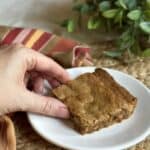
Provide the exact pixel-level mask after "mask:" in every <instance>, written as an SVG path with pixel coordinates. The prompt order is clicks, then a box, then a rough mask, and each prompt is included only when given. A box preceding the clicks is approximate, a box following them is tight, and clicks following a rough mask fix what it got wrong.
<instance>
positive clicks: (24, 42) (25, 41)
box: [22, 29, 36, 44]
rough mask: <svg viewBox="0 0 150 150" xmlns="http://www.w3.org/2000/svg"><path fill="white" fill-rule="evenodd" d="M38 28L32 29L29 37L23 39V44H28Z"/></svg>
mask: <svg viewBox="0 0 150 150" xmlns="http://www.w3.org/2000/svg"><path fill="white" fill-rule="evenodd" d="M35 31H36V30H35V29H32V30H31V31H30V33H29V34H28V35H27V37H26V38H25V39H24V40H23V42H22V44H26V43H27V41H28V40H29V39H30V38H31V37H32V35H33V33H34V32H35Z"/></svg>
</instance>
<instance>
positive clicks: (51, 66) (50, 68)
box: [28, 50, 70, 83]
mask: <svg viewBox="0 0 150 150" xmlns="http://www.w3.org/2000/svg"><path fill="white" fill-rule="evenodd" d="M30 57H31V58H29V57H28V61H30V59H31V64H30V63H28V64H29V66H28V69H32V70H34V71H38V72H40V73H42V74H45V75H47V76H50V77H53V78H55V79H57V80H58V81H60V82H61V83H65V82H66V81H68V80H70V77H69V74H68V72H67V71H66V70H65V69H64V68H63V67H61V66H60V65H59V64H57V63H56V62H55V61H53V60H52V59H51V58H49V57H47V56H44V55H43V54H41V53H38V52H35V51H33V50H31V52H30ZM32 63H34V64H32ZM30 65H31V66H32V68H30V67H31V66H30Z"/></svg>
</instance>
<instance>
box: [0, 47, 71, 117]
mask: <svg viewBox="0 0 150 150" xmlns="http://www.w3.org/2000/svg"><path fill="white" fill-rule="evenodd" d="M29 78H32V85H33V91H29V90H28V89H27V85H28V80H29ZM44 79H47V80H48V81H49V82H50V83H52V85H53V86H56V85H58V84H59V83H65V82H66V81H67V80H69V75H68V74H67V72H66V71H65V70H64V69H63V68H62V67H61V66H59V65H58V64H57V63H55V62H54V61H53V60H52V59H50V58H48V57H46V56H44V55H42V54H40V53H38V52H36V51H33V50H31V49H28V48H25V47H23V46H21V45H11V46H4V47H1V49H0V115H2V114H6V113H10V112H15V111H30V112H35V113H40V114H44V115H49V116H54V117H62V118H68V117H69V112H68V109H67V107H66V106H65V105H64V104H63V103H61V102H60V101H58V100H57V99H55V98H53V97H46V96H43V95H40V94H37V93H42V91H43V80H44ZM35 92H36V93H35Z"/></svg>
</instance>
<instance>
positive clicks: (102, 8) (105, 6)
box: [99, 1, 111, 12]
mask: <svg viewBox="0 0 150 150" xmlns="http://www.w3.org/2000/svg"><path fill="white" fill-rule="evenodd" d="M110 6H111V4H110V1H102V2H101V3H99V10H100V11H102V12H103V11H106V10H108V9H110Z"/></svg>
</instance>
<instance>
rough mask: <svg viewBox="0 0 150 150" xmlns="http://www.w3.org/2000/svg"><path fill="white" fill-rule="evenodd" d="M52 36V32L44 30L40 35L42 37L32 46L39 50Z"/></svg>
mask: <svg viewBox="0 0 150 150" xmlns="http://www.w3.org/2000/svg"><path fill="white" fill-rule="evenodd" d="M51 36H52V34H50V33H47V32H44V33H43V34H42V35H41V36H40V38H39V39H38V40H37V41H36V42H35V43H34V45H33V46H32V49H34V50H39V49H40V48H41V47H42V46H43V45H44V44H45V42H47V41H48V40H49V39H50V37H51Z"/></svg>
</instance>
